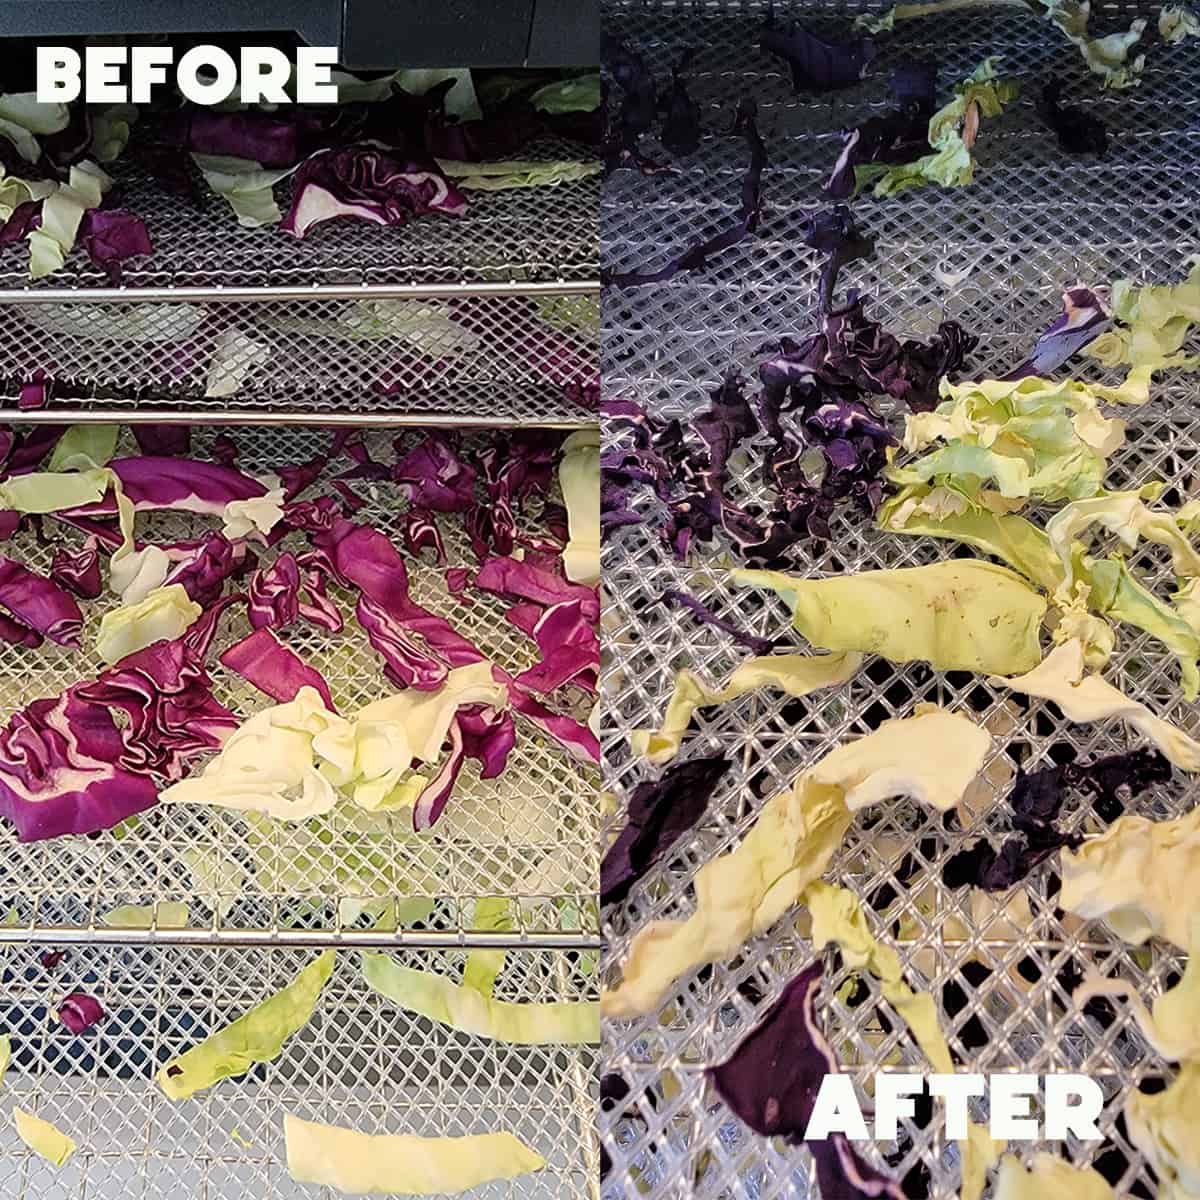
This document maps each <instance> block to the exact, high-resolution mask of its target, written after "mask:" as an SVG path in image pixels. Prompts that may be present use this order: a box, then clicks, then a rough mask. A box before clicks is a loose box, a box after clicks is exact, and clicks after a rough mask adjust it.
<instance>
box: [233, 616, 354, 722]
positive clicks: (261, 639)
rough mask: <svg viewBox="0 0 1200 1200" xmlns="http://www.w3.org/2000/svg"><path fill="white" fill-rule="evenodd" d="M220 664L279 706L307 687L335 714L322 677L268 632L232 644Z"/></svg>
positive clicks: (255, 632) (257, 630) (266, 630)
mask: <svg viewBox="0 0 1200 1200" xmlns="http://www.w3.org/2000/svg"><path fill="white" fill-rule="evenodd" d="M220 661H221V664H222V665H223V666H226V667H228V668H229V669H230V670H231V671H234V672H236V673H237V674H238V675H240V676H241V677H242V678H243V679H247V680H249V681H250V682H251V683H252V684H254V686H255V687H256V688H258V690H259V691H260V692H265V693H266V694H267V695H268V696H270V697H271V698H272V699H273V700H277V701H278V702H279V703H280V704H285V703H287V701H289V700H294V699H295V698H296V693H297V692H298V691H299V690H300V689H301V688H302V687H311V688H315V689H316V691H317V693H318V694H319V695H320V697H321V699H322V700H323V701H324V702H325V707H326V708H328V709H329V711H330V712H335V711H336V709H335V708H334V704H333V697H332V695H331V694H330V691H329V684H328V683H326V681H325V677H324V676H323V675H322V674H321V673H320V671H318V670H317V669H316V668H315V667H310V666H309V665H308V663H306V662H305V661H304V660H303V659H302V658H300V656H299V655H298V654H296V652H295V651H294V650H292V649H291V648H290V647H288V646H285V645H284V644H283V643H282V642H281V641H280V640H279V639H278V638H277V637H276V636H275V634H274V633H273V632H272V631H271V630H270V629H256V630H255V631H254V632H253V633H252V634H250V635H249V636H247V637H244V638H242V640H241V641H240V642H235V643H234V644H233V645H232V646H230V647H229V649H228V650H226V651H225V652H224V653H223V654H222V655H221V659H220Z"/></svg>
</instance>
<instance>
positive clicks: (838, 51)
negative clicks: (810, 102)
mask: <svg viewBox="0 0 1200 1200" xmlns="http://www.w3.org/2000/svg"><path fill="white" fill-rule="evenodd" d="M762 48H763V49H764V50H766V51H767V52H768V53H769V54H776V55H778V56H779V57H780V58H782V59H783V60H784V62H786V63H787V65H788V69H789V70H790V71H791V73H792V90H793V91H796V92H832V91H837V90H839V89H841V88H847V87H853V86H854V85H855V84H856V83H858V82H859V80H861V79H862V77H863V76H864V75H865V74H866V73H867V69H868V68H869V67H870V65H871V60H872V59H873V58H874V57H875V43H874V41H873V40H872V39H871V38H867V37H861V38H853V39H852V40H850V41H848V42H827V41H825V40H824V39H823V38H819V37H818V36H817V35H816V34H815V33H812V32H810V31H809V30H807V29H805V28H804V26H802V25H799V24H797V23H796V22H795V21H793V22H791V23H790V24H789V25H788V26H787V27H786V28H782V27H780V26H777V25H775V24H773V23H768V24H767V26H766V28H765V29H764V30H763V34H762Z"/></svg>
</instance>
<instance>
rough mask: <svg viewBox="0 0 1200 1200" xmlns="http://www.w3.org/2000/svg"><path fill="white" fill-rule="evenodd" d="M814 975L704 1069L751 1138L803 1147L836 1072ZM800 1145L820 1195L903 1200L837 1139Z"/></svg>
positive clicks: (804, 975) (807, 973)
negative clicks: (815, 1110)
mask: <svg viewBox="0 0 1200 1200" xmlns="http://www.w3.org/2000/svg"><path fill="white" fill-rule="evenodd" d="M821 975H822V969H821V964H820V962H814V963H813V964H812V965H811V966H808V967H806V968H805V969H804V970H803V971H801V972H800V974H799V975H797V976H796V977H795V978H794V979H793V980H792V981H791V982H790V983H788V985H787V986H786V987H785V988H784V989H783V993H782V994H781V995H780V997H779V999H778V1000H777V1001H776V1002H775V1003H774V1004H773V1005H771V1007H770V1008H769V1009H768V1010H767V1012H766V1013H765V1014H764V1015H763V1017H762V1019H761V1020H760V1021H759V1023H758V1024H757V1025H756V1026H755V1027H754V1028H753V1029H752V1030H751V1031H750V1032H749V1033H748V1034H746V1036H745V1037H744V1038H743V1039H742V1040H741V1042H739V1043H738V1046H737V1048H736V1049H735V1050H734V1052H733V1053H732V1054H731V1055H730V1056H729V1058H727V1059H726V1060H725V1061H724V1062H723V1063H720V1064H719V1065H717V1066H715V1067H709V1068H708V1070H707V1071H706V1074H707V1076H708V1078H709V1080H710V1081H711V1083H712V1085H713V1087H714V1088H715V1089H716V1092H717V1094H718V1095H719V1096H720V1097H721V1099H722V1100H723V1101H724V1102H725V1104H726V1106H727V1107H728V1108H730V1109H731V1110H732V1111H733V1112H734V1113H736V1114H737V1116H738V1117H739V1118H740V1119H741V1120H742V1121H743V1122H744V1123H745V1124H746V1125H748V1126H749V1127H750V1128H751V1129H753V1130H754V1132H755V1133H757V1134H760V1135H761V1136H763V1137H781V1138H783V1140H784V1141H785V1142H788V1143H790V1144H791V1145H800V1144H801V1143H804V1131H805V1129H806V1128H807V1127H808V1122H809V1119H810V1118H811V1117H812V1113H813V1108H814V1106H815V1104H816V1099H817V1093H818V1092H819V1091H820V1088H821V1083H822V1081H823V1080H824V1078H825V1076H826V1075H833V1074H836V1073H837V1072H838V1061H837V1056H836V1055H835V1054H834V1051H833V1047H832V1046H831V1045H830V1043H829V1040H828V1039H827V1038H826V1036H825V1032H824V1030H823V1029H822V1027H821V1022H820V1020H819V1019H818V1017H817V1011H816V1001H817V991H818V989H819V988H820V986H821ZM804 1144H806V1145H807V1146H808V1149H809V1151H810V1152H811V1154H812V1156H813V1160H814V1162H815V1163H816V1168H817V1181H818V1184H819V1186H820V1194H821V1195H822V1196H824V1197H830V1198H832V1197H837V1200H867V1198H868V1197H870V1198H872V1200H874V1198H876V1197H880V1196H887V1197H890V1198H891V1200H904V1192H903V1191H902V1190H901V1188H900V1186H899V1184H898V1183H896V1182H895V1181H894V1180H891V1179H888V1178H887V1176H885V1175H883V1174H881V1173H880V1172H879V1171H877V1170H876V1169H875V1168H874V1167H872V1166H870V1165H868V1164H867V1163H865V1162H863V1160H862V1159H861V1158H859V1156H858V1154H857V1153H855V1150H854V1147H853V1145H852V1144H851V1143H850V1141H849V1140H848V1139H847V1138H846V1136H845V1134H840V1133H835V1134H833V1135H832V1136H831V1137H829V1138H827V1139H823V1140H819V1141H818V1140H814V1141H811V1142H807V1143H804Z"/></svg>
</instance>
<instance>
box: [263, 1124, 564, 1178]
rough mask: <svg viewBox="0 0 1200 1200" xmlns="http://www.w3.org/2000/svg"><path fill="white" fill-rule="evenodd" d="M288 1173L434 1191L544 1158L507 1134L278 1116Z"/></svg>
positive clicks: (506, 1174) (512, 1172) (529, 1166)
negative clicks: (431, 1131) (439, 1133)
mask: <svg viewBox="0 0 1200 1200" xmlns="http://www.w3.org/2000/svg"><path fill="white" fill-rule="evenodd" d="M283 1135H284V1139H285V1141H286V1144H287V1164H288V1173H289V1174H290V1175H291V1177H292V1178H293V1179H294V1180H296V1182H297V1183H315V1184H319V1185H321V1186H323V1187H328V1188H333V1190H334V1191H338V1192H344V1193H346V1194H349V1195H355V1196H359V1195H375V1194H378V1193H396V1194H400V1195H407V1196H434V1195H442V1194H452V1193H454V1192H465V1191H466V1190H467V1189H468V1188H473V1187H479V1186H480V1185H481V1184H484V1183H491V1182H492V1181H493V1180H497V1179H516V1178H517V1177H518V1176H520V1175H528V1174H529V1173H530V1172H531V1171H540V1170H541V1169H542V1168H543V1167H544V1166H545V1165H546V1160H545V1159H544V1158H542V1156H541V1155H540V1154H537V1153H535V1152H534V1151H533V1150H531V1149H530V1148H529V1147H528V1146H526V1145H525V1144H524V1143H523V1142H522V1141H521V1140H520V1139H519V1138H516V1137H514V1136H513V1135H512V1134H511V1133H476V1134H471V1135H469V1136H467V1137H442V1138H428V1137H414V1136H412V1135H410V1134H404V1133H378V1134H369V1133H359V1132H358V1131H357V1130H355V1129H344V1128H342V1127H341V1126H337V1125H321V1124H318V1123H317V1122H315V1121H304V1120H301V1119H300V1118H299V1117H297V1116H295V1115H293V1114H292V1113H285V1114H284V1117H283Z"/></svg>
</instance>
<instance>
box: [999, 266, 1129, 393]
mask: <svg viewBox="0 0 1200 1200" xmlns="http://www.w3.org/2000/svg"><path fill="white" fill-rule="evenodd" d="M1108 324H1109V312H1108V307H1107V306H1106V305H1105V303H1104V301H1103V300H1101V299H1100V297H1099V296H1097V295H1096V293H1095V292H1093V291H1092V290H1091V288H1087V287H1083V286H1082V285H1080V286H1077V287H1072V288H1067V290H1066V291H1065V292H1063V310H1062V312H1061V313H1060V314H1059V315H1058V316H1057V317H1056V318H1055V319H1054V321H1053V322H1052V323H1051V324H1050V325H1049V326H1048V327H1047V329H1046V331H1045V332H1044V333H1043V334H1042V335H1041V337H1039V338H1038V340H1037V344H1036V345H1035V346H1034V348H1033V353H1032V354H1031V355H1030V356H1029V357H1028V358H1027V359H1026V360H1025V361H1024V362H1023V363H1022V364H1021V365H1020V366H1019V367H1016V368H1014V369H1013V370H1012V371H1010V372H1009V373H1008V374H1007V375H1005V376H1004V378H1005V379H1025V378H1026V377H1027V376H1029V375H1042V376H1045V375H1049V374H1050V372H1051V371H1056V370H1057V369H1058V368H1059V367H1061V366H1062V365H1063V363H1065V362H1066V361H1067V360H1068V359H1070V358H1072V357H1074V356H1075V355H1076V354H1078V353H1079V351H1080V350H1082V349H1083V348H1084V346H1086V345H1087V344H1088V343H1089V342H1092V341H1094V340H1095V339H1096V338H1098V337H1099V336H1100V335H1101V334H1102V333H1103V332H1104V331H1105V330H1106V329H1107V328H1108Z"/></svg>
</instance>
